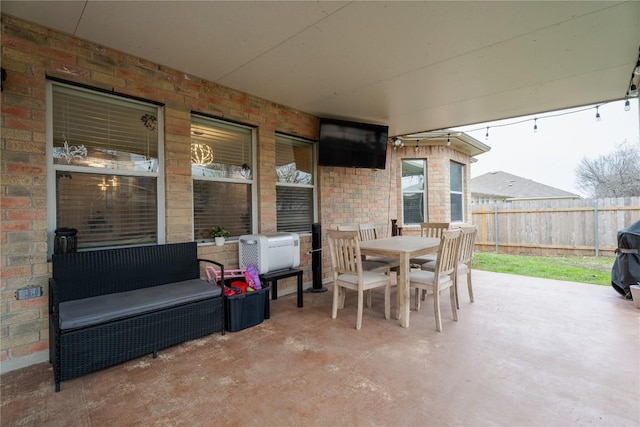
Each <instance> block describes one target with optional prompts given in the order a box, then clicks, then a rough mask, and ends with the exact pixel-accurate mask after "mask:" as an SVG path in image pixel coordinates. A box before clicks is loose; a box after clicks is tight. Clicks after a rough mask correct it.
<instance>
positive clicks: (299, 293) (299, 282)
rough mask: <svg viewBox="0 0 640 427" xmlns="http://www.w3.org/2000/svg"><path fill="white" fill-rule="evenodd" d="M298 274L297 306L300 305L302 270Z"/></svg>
mask: <svg viewBox="0 0 640 427" xmlns="http://www.w3.org/2000/svg"><path fill="white" fill-rule="evenodd" d="M297 276H298V307H299V308H300V307H302V272H300V273H299V274H297Z"/></svg>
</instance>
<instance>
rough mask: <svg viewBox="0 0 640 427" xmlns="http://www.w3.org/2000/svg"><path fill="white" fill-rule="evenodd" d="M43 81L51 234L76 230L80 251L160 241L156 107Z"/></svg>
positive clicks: (161, 240)
mask: <svg viewBox="0 0 640 427" xmlns="http://www.w3.org/2000/svg"><path fill="white" fill-rule="evenodd" d="M49 87H50V94H51V96H50V98H51V102H50V106H51V108H50V111H51V114H50V120H51V126H50V127H49V129H51V135H50V138H48V140H49V141H50V143H51V151H50V153H51V158H50V162H51V164H52V167H51V168H50V170H51V171H52V172H51V173H52V175H51V179H52V180H55V186H54V188H55V192H54V193H55V195H54V196H50V200H51V202H52V204H51V205H55V209H54V210H53V211H52V212H53V213H50V214H49V224H50V226H49V228H50V229H51V230H50V231H51V234H50V235H51V236H52V237H53V231H54V230H55V229H57V228H64V227H68V228H75V229H77V230H78V234H77V237H78V240H77V243H78V249H80V250H81V249H95V248H105V247H115V246H127V245H140V244H156V243H162V242H163V241H164V239H163V238H159V234H160V233H159V230H158V229H159V228H160V226H159V208H160V206H159V198H158V194H159V191H158V174H159V172H158V171H159V169H160V165H159V156H158V153H159V141H160V138H159V133H158V116H159V108H158V107H157V106H154V105H150V104H145V103H143V102H139V101H134V100H130V99H125V98H121V97H116V96H112V95H109V94H103V93H99V92H95V91H90V90H87V89H81V88H76V87H72V86H67V85H64V84H60V83H53V82H50V86H49ZM51 244H52V242H50V247H52V245H51Z"/></svg>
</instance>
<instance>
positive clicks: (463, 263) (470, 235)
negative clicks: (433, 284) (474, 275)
mask: <svg viewBox="0 0 640 427" xmlns="http://www.w3.org/2000/svg"><path fill="white" fill-rule="evenodd" d="M458 229H459V230H460V231H461V236H460V250H459V251H458V255H459V256H458V266H457V269H456V275H455V290H456V307H458V308H460V300H459V294H458V281H459V280H460V276H462V275H464V276H466V278H467V289H468V291H469V300H470V301H471V302H473V287H472V285H471V264H472V262H473V249H474V247H475V243H476V235H477V234H478V227H476V226H475V225H465V226H462V227H459V228H458ZM435 267H436V265H435V261H429V262H427V263H425V264H422V267H421V268H422V270H426V271H435Z"/></svg>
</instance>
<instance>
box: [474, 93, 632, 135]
mask: <svg viewBox="0 0 640 427" xmlns="http://www.w3.org/2000/svg"><path fill="white" fill-rule="evenodd" d="M633 88H635V85H633ZM636 92H637V89H636ZM629 97H632V95H631V93H629ZM612 102H617V101H609V102H603V103H601V104H597V105H592V106H590V107H585V108H581V109H579V110H574V111H564V112H560V113H553V114H547V115H544V116H542V117H535V118H526V119H522V120H518V121H515V122H510V123H502V124H492V125H491V127H492V128H500V127H506V126H514V125H519V124H521V123H526V122H535V121H537V120H538V119H548V118H552V117H560V116H568V115H570V114H577V113H582V112H584V111H589V110H592V109H596V113H597V115H596V118H597V117H598V115H599V112H598V111H597V110H598V109H599V107H602V106H604V105H607V104H610V103H612ZM624 108H625V110H626V108H627V106H626V103H625V107H624ZM629 108H631V106H629ZM482 129H486V133H485V135H484V138H485V139H487V140H488V139H489V126H487V127H484V126H483V127H477V128H473V129H466V130H464V132H465V133H471V132H478V131H480V130H482ZM534 130H535V124H534Z"/></svg>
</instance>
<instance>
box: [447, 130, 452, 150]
mask: <svg viewBox="0 0 640 427" xmlns="http://www.w3.org/2000/svg"><path fill="white" fill-rule="evenodd" d="M450 136H451V134H450V133H448V134H447V147H448V146H450V145H451V139H450V138H449V137H450Z"/></svg>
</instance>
